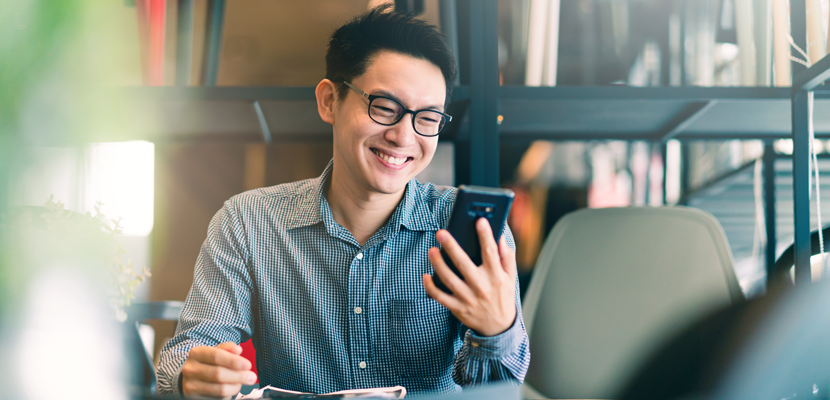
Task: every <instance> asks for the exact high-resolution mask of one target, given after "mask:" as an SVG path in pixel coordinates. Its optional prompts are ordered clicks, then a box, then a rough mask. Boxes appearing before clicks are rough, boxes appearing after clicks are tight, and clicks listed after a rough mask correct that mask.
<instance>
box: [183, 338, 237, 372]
mask: <svg viewBox="0 0 830 400" xmlns="http://www.w3.org/2000/svg"><path fill="white" fill-rule="evenodd" d="M219 346H223V347H219ZM219 346H217V347H207V346H200V347H194V348H193V349H192V350H190V357H191V358H193V359H194V360H195V361H199V362H201V363H203V364H208V365H217V366H220V367H225V368H228V369H231V370H237V371H248V370H250V369H251V362H250V361H248V360H247V359H246V358H245V357H242V356H239V355H236V354H233V353H231V352H229V351H226V350H224V348H225V346H226V345H225V343H223V344H220V345H219Z"/></svg>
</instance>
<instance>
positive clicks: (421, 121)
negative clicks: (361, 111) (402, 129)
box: [369, 97, 447, 136]
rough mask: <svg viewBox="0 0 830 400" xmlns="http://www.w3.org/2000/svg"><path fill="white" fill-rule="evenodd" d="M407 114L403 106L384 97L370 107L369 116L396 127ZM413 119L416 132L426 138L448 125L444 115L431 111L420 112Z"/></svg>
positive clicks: (373, 101)
mask: <svg viewBox="0 0 830 400" xmlns="http://www.w3.org/2000/svg"><path fill="white" fill-rule="evenodd" d="M405 112H406V110H405V109H404V108H403V106H401V105H400V104H398V103H397V102H395V101H393V100H391V99H387V98H384V97H378V98H375V99H374V100H372V103H371V104H370V105H369V116H370V117H372V119H373V120H374V121H375V122H377V123H379V124H382V125H394V124H395V123H397V122H398V121H400V119H401V118H402V117H403V114H404V113H405ZM413 118H414V120H413V126H414V127H415V132H417V133H419V134H421V135H424V136H435V135H437V134H438V133H440V132H441V129H443V128H444V125H445V124H446V123H447V121H446V117H444V115H443V114H441V113H439V112H436V111H431V110H421V111H418V112H417V113H415V115H414V116H413Z"/></svg>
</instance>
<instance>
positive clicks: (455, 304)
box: [421, 274, 463, 313]
mask: <svg viewBox="0 0 830 400" xmlns="http://www.w3.org/2000/svg"><path fill="white" fill-rule="evenodd" d="M421 280H422V281H423V283H424V289H426V291H427V295H429V297H431V298H432V299H433V300H435V301H437V302H438V303H440V304H441V305H442V306H444V307H446V308H447V309H448V310H450V312H452V313H455V312H456V311H460V310H461V307H463V304H462V303H461V301H459V300H458V299H456V298H455V297H453V296H451V295H449V294H447V293H446V292H444V291H443V290H441V289H439V288H438V286H435V281H433V280H432V277H431V276H429V274H424V275H423V276H422V277H421Z"/></svg>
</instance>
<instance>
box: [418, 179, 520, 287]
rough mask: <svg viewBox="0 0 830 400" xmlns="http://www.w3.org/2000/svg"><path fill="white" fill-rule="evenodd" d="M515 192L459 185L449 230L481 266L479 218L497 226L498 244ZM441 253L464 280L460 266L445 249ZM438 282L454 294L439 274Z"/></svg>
mask: <svg viewBox="0 0 830 400" xmlns="http://www.w3.org/2000/svg"><path fill="white" fill-rule="evenodd" d="M514 196H515V195H514V194H513V191H512V190H510V189H499V188H491V187H484V186H466V185H461V186H459V187H458V197H457V198H456V200H455V205H454V206H453V209H452V214H450V219H449V222H448V223H447V227H446V229H447V230H448V231H449V232H450V234H452V236H453V237H454V238H455V241H456V242H458V244H459V245H460V246H461V248H462V249H464V251H465V252H466V253H467V255H468V256H470V260H472V261H473V262H474V263H475V265H481V263H482V262H481V245H480V244H479V240H478V232H477V231H476V221H478V219H479V218H487V221H488V222H489V223H490V227H491V228H492V229H493V237H494V238H495V239H496V243H498V242H499V240H500V239H501V234H502V231H503V229H504V223H505V222H506V221H507V215H508V214H509V213H510V206H511V205H512V204H513V197H514ZM441 254H442V255H443V256H444V261H446V263H447V265H449V267H450V269H451V270H452V272H454V273H455V274H456V275H458V276H459V277H460V278H461V279H464V277H463V276H461V274H459V273H458V269H457V268H456V267H455V264H453V262H452V259H450V256H449V255H447V253H446V252H445V251H444V250H443V249H442V250H441ZM432 278H433V281H434V282H435V285H436V286H438V288H439V289H441V290H443V291H444V292H446V293H450V294H452V291H451V290H449V289H448V288H447V287H446V286H445V285H444V283H443V282H441V279H440V278H439V277H438V275H435V274H433V275H432Z"/></svg>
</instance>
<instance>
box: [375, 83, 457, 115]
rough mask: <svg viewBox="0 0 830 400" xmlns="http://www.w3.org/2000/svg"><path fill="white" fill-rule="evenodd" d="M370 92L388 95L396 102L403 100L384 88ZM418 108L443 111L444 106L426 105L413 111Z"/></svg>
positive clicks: (376, 94) (377, 94) (383, 95)
mask: <svg viewBox="0 0 830 400" xmlns="http://www.w3.org/2000/svg"><path fill="white" fill-rule="evenodd" d="M370 94H371V95H373V96H382V97H389V98H391V99H393V100H395V101H397V102H398V103H401V104H403V101H401V99H399V98H398V97H397V96H395V95H394V94H392V93H389V92H387V91H385V90H383V89H379V90H375V91H374V93H370ZM420 110H433V111H439V112H442V113H443V112H444V106H438V105H428V106H426V107H424V108H421V109H418V110H415V111H420Z"/></svg>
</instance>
